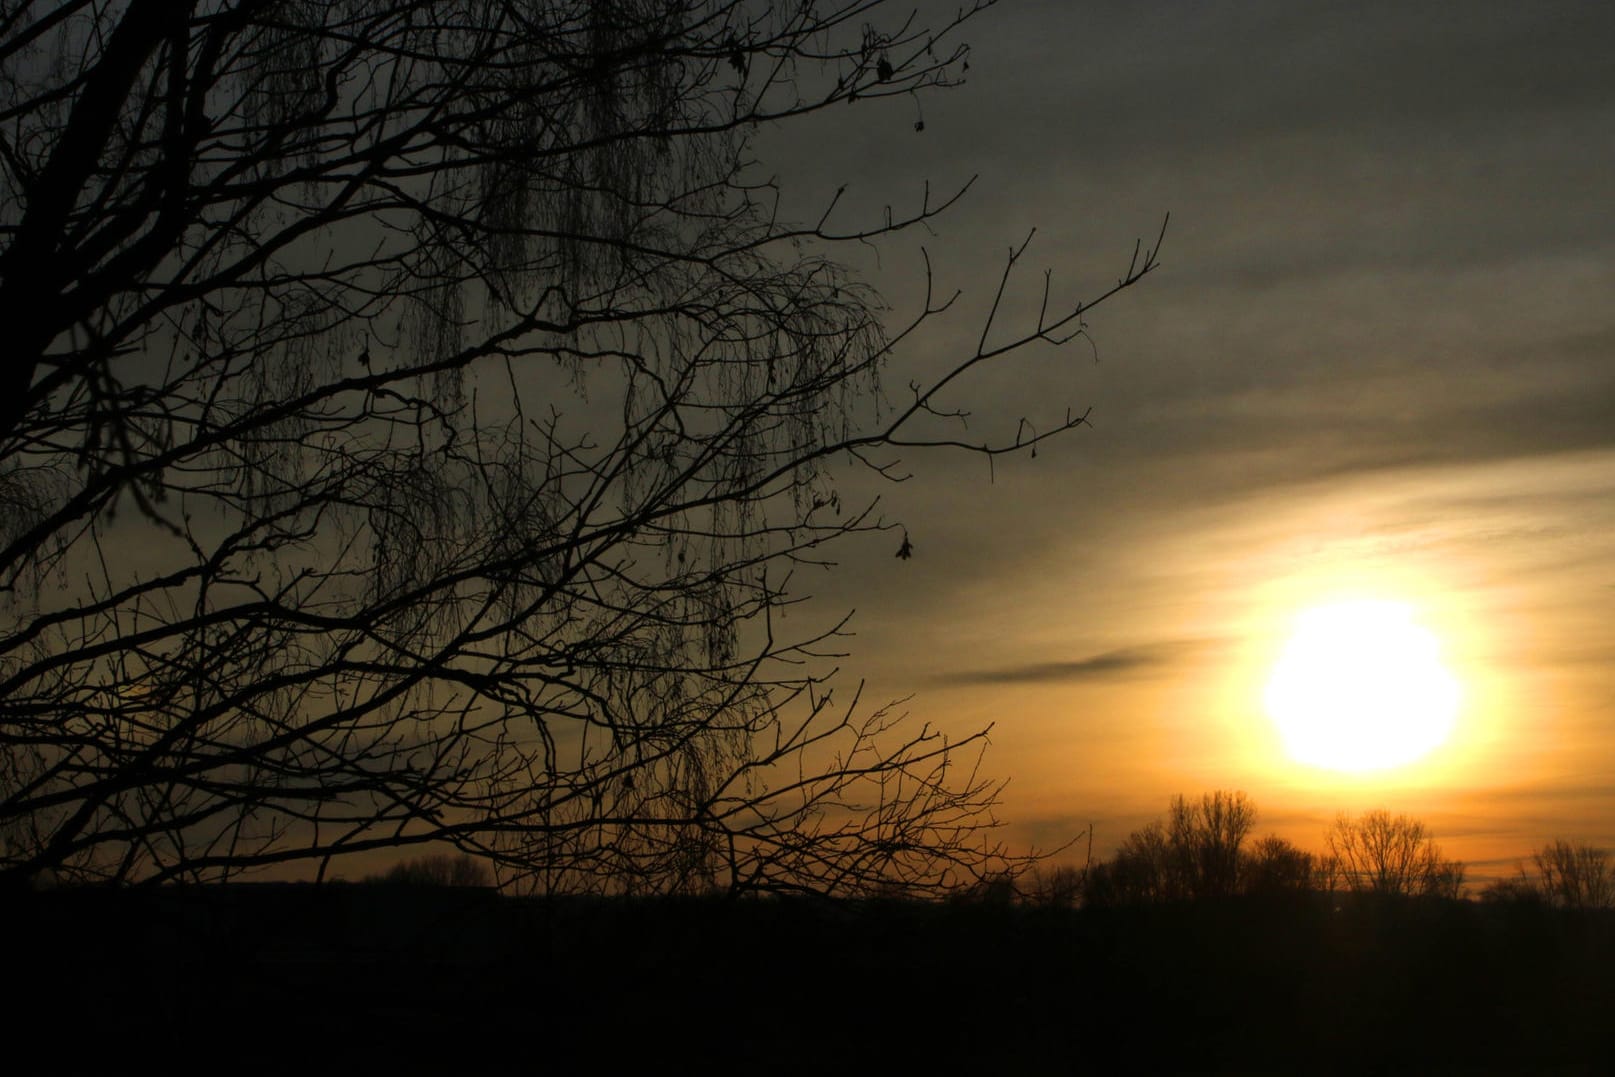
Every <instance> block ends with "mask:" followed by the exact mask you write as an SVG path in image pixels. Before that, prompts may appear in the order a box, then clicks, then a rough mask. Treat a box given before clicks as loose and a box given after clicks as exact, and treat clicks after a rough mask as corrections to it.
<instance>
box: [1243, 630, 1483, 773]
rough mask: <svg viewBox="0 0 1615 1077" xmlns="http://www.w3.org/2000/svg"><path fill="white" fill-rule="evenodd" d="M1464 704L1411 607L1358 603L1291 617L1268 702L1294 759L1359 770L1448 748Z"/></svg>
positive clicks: (1438, 651) (1402, 762)
mask: <svg viewBox="0 0 1615 1077" xmlns="http://www.w3.org/2000/svg"><path fill="white" fill-rule="evenodd" d="M1462 698H1463V691H1462V688H1461V686H1460V685H1459V682H1458V678H1457V677H1455V676H1454V675H1453V673H1452V672H1451V671H1450V670H1449V669H1448V668H1447V666H1446V665H1445V663H1444V661H1443V658H1442V654H1441V642H1440V640H1438V639H1437V638H1436V636H1435V634H1434V633H1432V632H1431V631H1430V630H1429V629H1428V628H1426V627H1424V626H1423V625H1422V624H1420V623H1418V621H1417V620H1416V618H1415V616H1414V611H1413V608H1412V607H1411V606H1409V605H1407V604H1406V603H1401V602H1390V601H1384V600H1374V599H1358V600H1354V601H1345V602H1336V603H1331V604H1329V605H1324V606H1317V607H1314V608H1312V609H1308V610H1306V611H1304V612H1303V613H1301V614H1300V615H1299V616H1298V617H1297V618H1296V623H1295V628H1294V631H1293V633H1292V635H1291V636H1290V638H1289V640H1288V642H1287V643H1286V645H1285V647H1284V650H1283V652H1282V653H1281V654H1280V656H1279V658H1278V661H1277V662H1276V663H1275V664H1274V666H1273V670H1272V673H1271V675H1270V677H1269V679H1268V682H1267V688H1266V693H1265V698H1264V702H1265V704H1266V711H1267V713H1268V715H1269V716H1270V717H1271V718H1272V720H1273V721H1274V723H1275V724H1276V725H1277V727H1278V731H1279V734H1280V737H1281V738H1282V741H1283V744H1284V749H1285V752H1286V753H1287V754H1288V756H1289V757H1290V758H1291V759H1293V760H1294V761H1296V762H1298V763H1304V764H1307V765H1309V766H1314V767H1321V768H1323V769H1326V770H1335V771H1343V772H1347V773H1364V772H1369V771H1381V770H1389V769H1392V768H1395V767H1402V766H1406V765H1407V764H1409V763H1413V762H1416V761H1417V760H1420V759H1422V758H1424V757H1425V756H1427V755H1429V754H1430V752H1432V751H1433V750H1434V749H1436V748H1437V747H1439V746H1440V745H1442V744H1443V743H1445V742H1446V740H1447V739H1448V738H1449V737H1450V736H1451V735H1452V732H1453V729H1454V727H1455V726H1456V724H1457V718H1458V710H1459V705H1460V703H1461V701H1462Z"/></svg>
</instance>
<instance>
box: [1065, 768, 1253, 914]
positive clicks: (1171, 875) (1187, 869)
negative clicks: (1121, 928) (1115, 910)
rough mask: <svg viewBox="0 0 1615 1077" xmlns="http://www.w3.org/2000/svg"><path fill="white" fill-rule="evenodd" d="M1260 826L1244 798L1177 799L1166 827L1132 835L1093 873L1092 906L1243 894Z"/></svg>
mask: <svg viewBox="0 0 1615 1077" xmlns="http://www.w3.org/2000/svg"><path fill="white" fill-rule="evenodd" d="M1255 822H1256V806H1255V805H1254V804H1253V803H1252V802H1251V799H1250V797H1248V796H1247V795H1245V794H1244V793H1242V792H1230V791H1227V790H1220V789H1219V790H1216V791H1214V792H1210V793H1204V794H1202V795H1201V796H1200V797H1199V798H1198V799H1196V800H1189V799H1188V798H1187V797H1184V796H1181V795H1179V796H1175V797H1173V798H1172V800H1171V802H1170V803H1169V804H1168V805H1167V815H1166V820H1165V822H1162V821H1161V820H1158V819H1157V820H1153V821H1151V822H1149V823H1147V824H1145V825H1144V826H1142V827H1140V828H1139V829H1138V830H1135V831H1133V832H1132V833H1131V834H1129V835H1128V836H1127V838H1126V840H1125V841H1123V842H1122V844H1121V846H1120V847H1119V848H1118V849H1117V850H1116V853H1115V855H1114V856H1113V857H1112V858H1111V859H1110V860H1109V861H1108V862H1106V863H1104V864H1100V865H1098V866H1096V867H1094V868H1093V869H1091V870H1090V871H1089V873H1088V878H1087V880H1086V885H1085V887H1084V900H1085V901H1087V902H1089V903H1090V904H1097V905H1111V904H1138V903H1149V902H1158V901H1183V900H1189V899H1202V898H1217V897H1226V896H1229V895H1231V894H1235V893H1237V892H1238V888H1239V881H1240V867H1241V859H1242V858H1241V855H1240V850H1241V847H1242V846H1243V844H1244V842H1245V839H1246V838H1247V837H1248V836H1249V834H1250V831H1251V828H1252V827H1253V826H1254V825H1255Z"/></svg>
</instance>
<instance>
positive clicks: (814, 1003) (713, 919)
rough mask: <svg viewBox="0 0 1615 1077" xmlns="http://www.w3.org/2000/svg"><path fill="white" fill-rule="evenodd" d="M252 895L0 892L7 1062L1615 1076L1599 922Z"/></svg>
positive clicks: (1610, 942) (1383, 911)
mask: <svg viewBox="0 0 1615 1077" xmlns="http://www.w3.org/2000/svg"><path fill="white" fill-rule="evenodd" d="M1337 901H1338V899H1336V900H1330V899H1318V900H1297V901H1291V902H1288V903H1281V904H1261V903H1254V902H1250V901H1238V902H1230V903H1227V904H1208V905H1194V906H1181V907H1165V908H1151V909H1130V910H1090V911H1080V912H1072V911H1069V910H1049V909H1041V910H1040V909H1025V908H1018V907H996V906H984V905H952V906H948V905H944V906H912V905H902V904H837V903H817V902H741V903H730V902H725V901H719V900H690V901H682V902H673V903H648V902H647V903H621V902H556V903H545V902H537V901H522V900H515V899H501V898H499V897H497V896H495V895H493V894H491V893H486V892H481V891H465V890H460V891H456V890H430V889H418V888H412V889H397V888H391V889H390V888H385V887H363V886H341V885H336V886H325V887H318V888H316V887H299V886H261V887H260V886H253V887H238V888H231V889H229V890H218V889H194V890H185V889H168V890H161V891H147V892H140V891H124V892H111V891H88V890H86V891H70V890H64V891H56V892H47V893H42V894H36V895H25V896H23V897H21V898H13V899H11V900H10V901H8V902H7V904H8V905H10V906H11V908H10V909H9V910H8V915H7V919H6V934H7V943H6V950H7V954H6V966H7V973H8V975H7V979H8V980H9V981H10V983H9V986H10V987H12V988H13V989H16V988H18V987H20V988H22V989H23V994H22V998H21V999H20V1000H19V1001H18V1002H14V1003H11V1004H8V1006H7V1010H8V1011H9V1012H7V1013H6V1014H5V1015H4V1016H5V1021H4V1024H5V1026H6V1028H7V1032H6V1041H7V1048H8V1053H9V1055H10V1057H11V1059H12V1060H13V1061H16V1062H20V1063H23V1066H22V1067H21V1068H18V1069H11V1067H3V1066H0V1069H8V1070H10V1071H11V1072H18V1073H23V1072H27V1073H34V1072H40V1073H71V1072H123V1071H128V1070H138V1071H141V1072H144V1071H147V1070H148V1069H149V1068H150V1067H152V1066H155V1067H157V1069H158V1071H160V1072H167V1073H189V1072H206V1073H217V1074H232V1073H267V1072H292V1073H309V1072H327V1071H332V1072H345V1073H364V1072H372V1071H376V1070H386V1071H391V1072H395V1073H408V1072H424V1071H433V1072H446V1073H469V1074H474V1073H500V1074H504V1073H534V1074H539V1073H600V1074H615V1073H639V1072H651V1073H732V1072H753V1073H778V1072H784V1073H836V1074H841V1073H885V1072H891V1073H909V1072H933V1073H936V1072H942V1073H951V1072H975V1073H1034V1074H1049V1073H1125V1072H1136V1073H1163V1072H1170V1073H1351V1074H1372V1073H1451V1074H1468V1073H1477V1072H1482V1073H1499V1074H1502V1073H1563V1074H1602V1073H1610V1072H1615V1019H1612V1013H1615V1005H1612V1004H1615V923H1612V921H1611V919H1610V918H1609V917H1607V916H1589V915H1574V914H1569V913H1561V912H1554V911H1551V910H1544V909H1538V908H1521V907H1513V908H1498V907H1484V906H1478V905H1473V904H1465V903H1398V904H1389V905H1387V904H1373V903H1367V904H1351V903H1349V902H1348V903H1344V904H1337Z"/></svg>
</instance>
